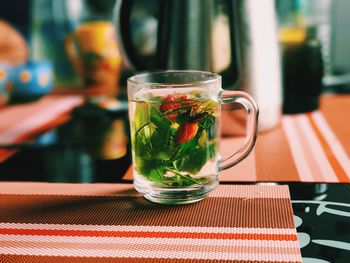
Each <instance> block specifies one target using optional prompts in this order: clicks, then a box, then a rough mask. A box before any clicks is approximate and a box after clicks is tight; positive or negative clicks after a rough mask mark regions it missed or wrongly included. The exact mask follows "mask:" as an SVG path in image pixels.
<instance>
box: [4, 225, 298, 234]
mask: <svg viewBox="0 0 350 263" xmlns="http://www.w3.org/2000/svg"><path fill="white" fill-rule="evenodd" d="M0 228H7V229H44V230H90V231H137V232H170V233H171V232H174V233H177V232H185V233H227V234H231V233H233V234H281V235H294V234H296V232H295V229H294V228H293V229H287V228H235V227H191V226H188V227H186V226H181V227H180V226H112V225H68V224H27V223H0Z"/></svg>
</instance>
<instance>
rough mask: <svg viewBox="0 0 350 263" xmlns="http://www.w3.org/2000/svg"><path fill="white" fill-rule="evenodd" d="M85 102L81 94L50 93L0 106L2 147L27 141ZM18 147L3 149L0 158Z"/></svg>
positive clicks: (54, 124)
mask: <svg viewBox="0 0 350 263" xmlns="http://www.w3.org/2000/svg"><path fill="white" fill-rule="evenodd" d="M83 102H84V99H83V97H82V96H78V95H47V96H45V97H43V98H41V99H40V100H38V101H36V102H33V103H26V104H16V105H8V106H6V107H3V108H1V109H0V148H1V145H3V146H4V145H11V144H18V143H22V142H26V141H27V140H30V139H32V138H33V137H34V136H36V135H38V134H40V133H42V132H44V131H46V130H49V129H50V128H53V127H56V126H58V125H60V124H62V123H63V122H65V121H67V120H68V119H69V113H70V111H71V110H72V109H73V108H74V107H76V106H79V105H81V104H82V103H83ZM14 152H15V151H14V150H7V149H0V162H1V161H4V160H6V159H7V158H8V157H9V156H11V155H12V154H13V153H14Z"/></svg>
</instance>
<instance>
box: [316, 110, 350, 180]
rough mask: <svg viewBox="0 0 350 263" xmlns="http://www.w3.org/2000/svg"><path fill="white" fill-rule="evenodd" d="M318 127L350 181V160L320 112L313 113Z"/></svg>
mask: <svg viewBox="0 0 350 263" xmlns="http://www.w3.org/2000/svg"><path fill="white" fill-rule="evenodd" d="M311 117H312V119H313V120H314V121H315V123H316V125H317V127H318V128H319V130H320V131H321V132H322V135H323V136H324V138H325V140H326V142H327V144H328V146H329V147H330V148H331V150H332V152H333V154H334V156H335V157H336V158H337V160H338V162H339V164H340V166H341V167H342V168H343V170H344V172H345V173H346V175H347V177H348V178H349V179H350V158H349V157H348V155H347V154H346V152H345V150H344V147H343V145H342V144H341V143H340V141H339V140H338V138H337V136H336V135H335V134H334V132H333V131H332V129H331V128H330V127H329V125H328V123H327V121H326V119H325V118H324V116H323V115H322V113H320V112H313V113H312V115H311Z"/></svg>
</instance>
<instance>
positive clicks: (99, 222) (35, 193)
mask: <svg viewBox="0 0 350 263" xmlns="http://www.w3.org/2000/svg"><path fill="white" fill-rule="evenodd" d="M0 193H1V194H0V200H1V202H0V262H15V261H16V262H253V261H254V262H301V255H300V249H299V245H298V240H297V234H296V230H295V228H294V222H293V216H292V208H291V204H290V196H289V191H288V187H287V186H276V185H272V186H270V185H221V186H219V187H218V188H217V189H216V190H215V191H214V192H213V193H212V194H211V195H210V196H209V197H208V198H206V199H204V200H202V201H200V202H197V203H194V204H189V205H178V206H170V205H159V204H154V203H151V202H149V201H147V200H146V199H144V198H142V197H141V196H140V195H139V194H138V193H136V192H135V191H134V190H133V187H132V185H130V184H81V185H79V184H49V183H0Z"/></svg>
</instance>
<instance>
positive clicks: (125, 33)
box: [114, 0, 144, 70]
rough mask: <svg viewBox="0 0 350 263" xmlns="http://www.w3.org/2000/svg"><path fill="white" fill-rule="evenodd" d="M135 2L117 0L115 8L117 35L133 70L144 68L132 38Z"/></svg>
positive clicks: (123, 53)
mask: <svg viewBox="0 0 350 263" xmlns="http://www.w3.org/2000/svg"><path fill="white" fill-rule="evenodd" d="M133 2H134V0H117V2H116V5H115V8H114V14H115V21H114V22H115V25H116V35H117V40H118V45H119V49H120V52H121V53H122V55H123V59H124V62H125V64H126V66H127V67H128V68H130V69H132V70H135V69H137V70H144V68H142V63H139V60H140V58H139V57H138V56H137V53H136V49H135V47H134V44H133V42H132V38H131V31H130V16H131V10H132V6H133Z"/></svg>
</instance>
